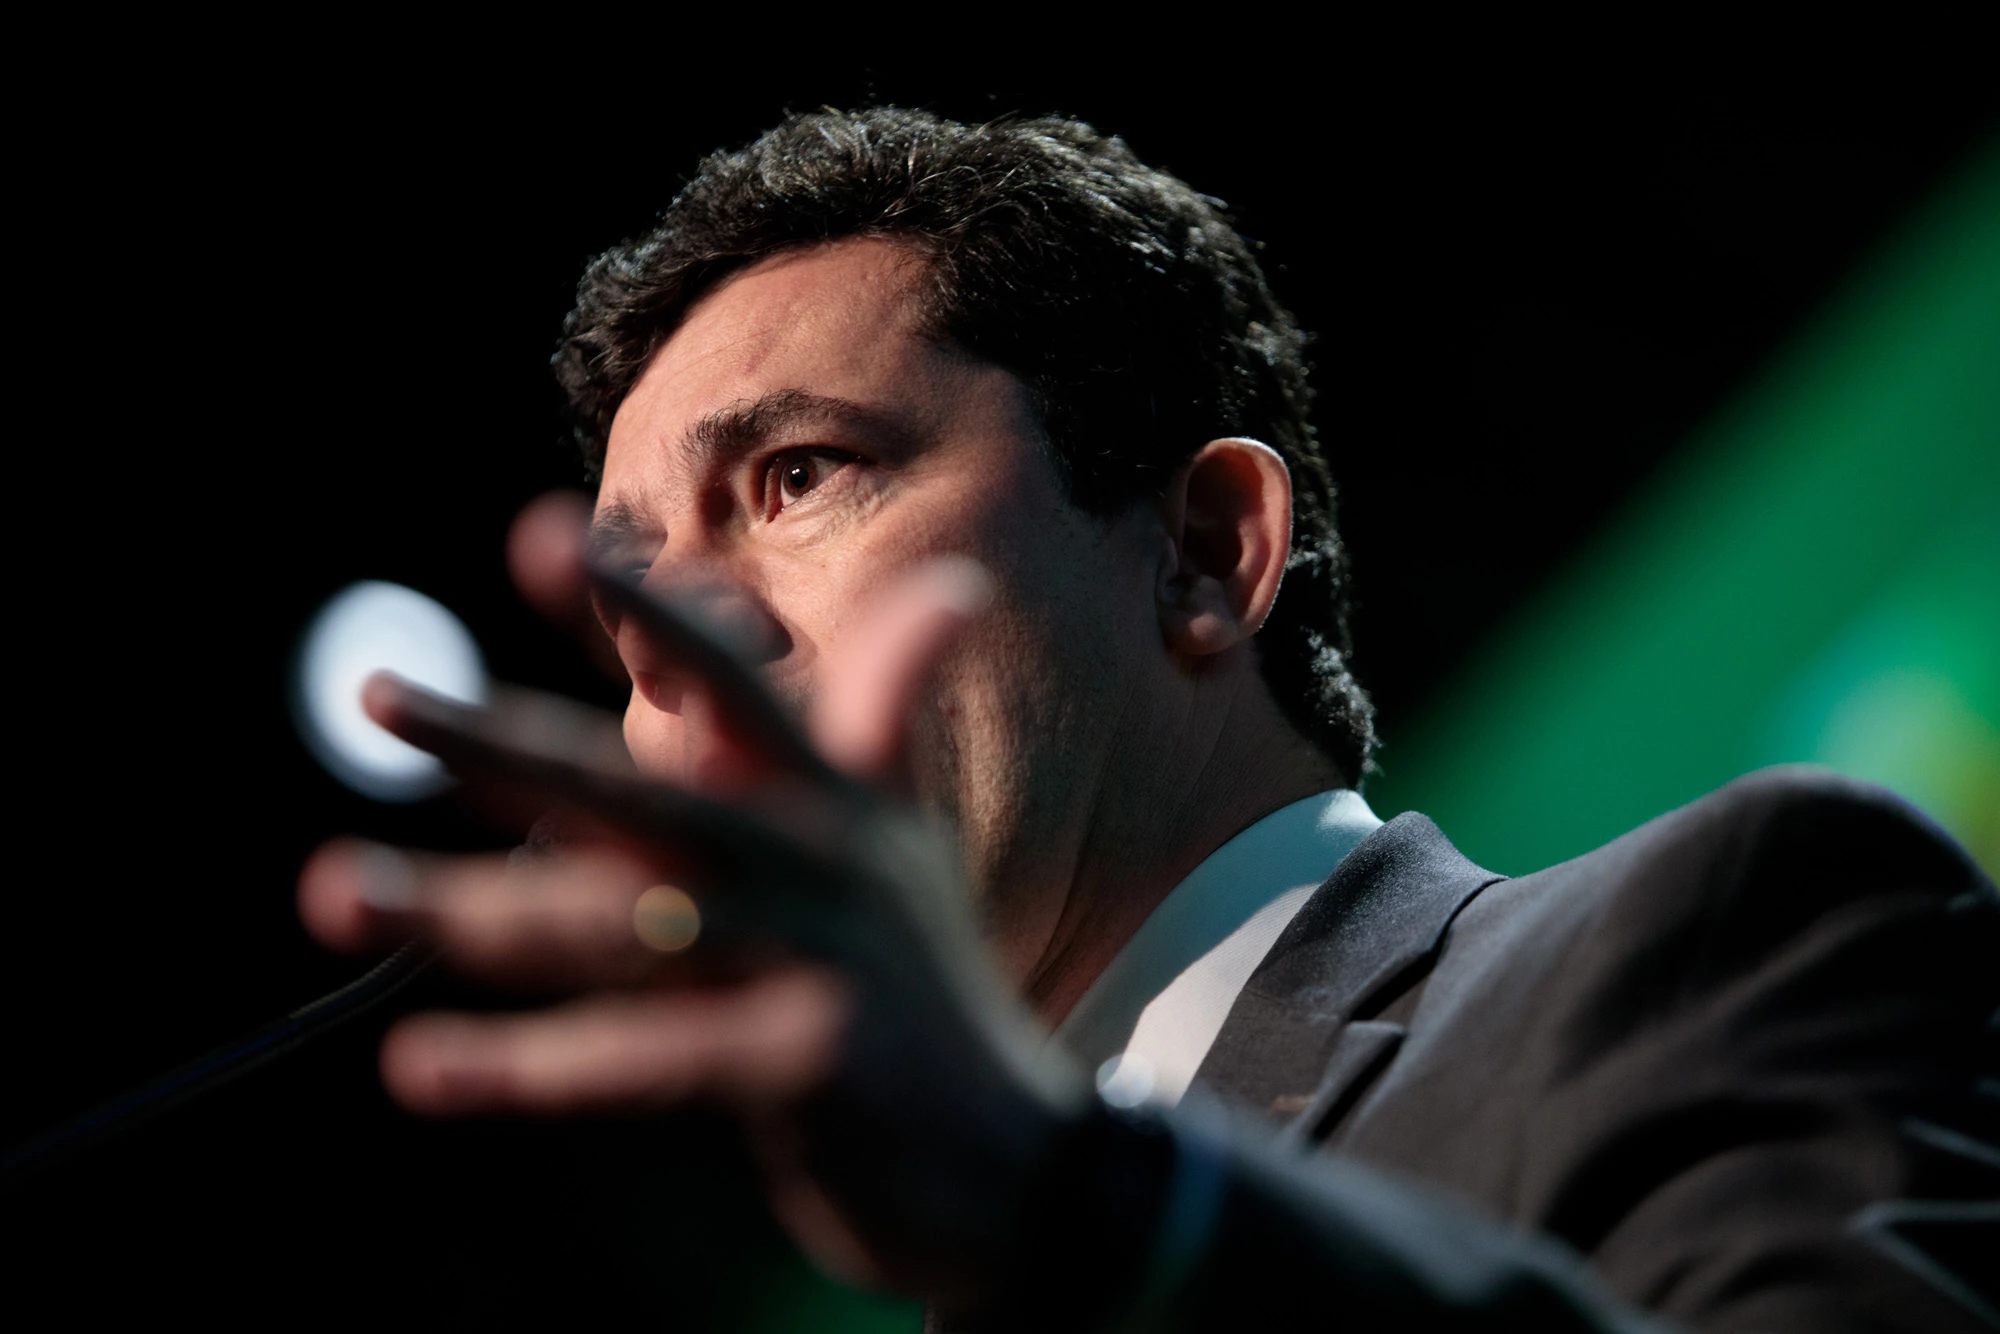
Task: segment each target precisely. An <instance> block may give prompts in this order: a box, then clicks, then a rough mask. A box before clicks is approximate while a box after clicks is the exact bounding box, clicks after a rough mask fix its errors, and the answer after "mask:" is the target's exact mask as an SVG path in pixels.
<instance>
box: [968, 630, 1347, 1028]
mask: <svg viewBox="0 0 2000 1334" xmlns="http://www.w3.org/2000/svg"><path fill="white" fill-rule="evenodd" d="M1172 693H1175V694H1178V695H1179V696H1180V698H1179V699H1178V701H1175V702H1176V703H1177V704H1178V707H1177V708H1176V707H1172V706H1171V705H1169V707H1168V708H1167V709H1166V710H1163V711H1160V712H1155V713H1154V714H1153V715H1152V717H1151V718H1149V719H1144V720H1139V719H1136V718H1134V719H1131V721H1132V722H1134V723H1139V724H1140V725H1137V726H1123V727H1119V728H1117V729H1115V730H1114V737H1115V738H1116V739H1115V740H1113V742H1112V744H1111V745H1110V747H1109V748H1108V751H1107V754H1106V756H1105V761H1106V762H1105V763H1104V764H1103V765H1102V767H1101V768H1100V770H1099V781H1098V782H1097V784H1096V786H1095V791H1094V793H1093V796H1094V798H1095V800H1094V801H1093V802H1092V803H1091V805H1090V815H1089V818H1088V821H1087V823H1086V824H1085V825H1084V827H1083V828H1082V829H1081V830H1080V831H1079V837H1077V839H1076V842H1075V844H1074V852H1073V855H1072V858H1071V860H1070V864H1069V868H1068V874H1067V876H1066V877H1058V878H1057V882H1056V883H1055V884H1052V885H1051V886H1050V887H1049V890H1048V891H1047V892H1045V893H1044V894H1043V895H1040V896H1037V897H1039V898H1040V899H1041V905H1040V906H1041V911H1040V912H1038V913H1035V914H1032V915H1026V914H1024V915H1022V916H1021V917H1019V918H1017V919H1016V922H1015V925H1016V928H1017V931H1018V932H1019V935H1018V936H1017V938H1016V939H1013V940H1009V941H1005V942H996V944H999V945H1000V947H1001V954H1002V957H1003V958H1011V959H1013V960H1017V961H1018V960H1023V959H1027V960H1029V962H1028V964H1027V966H1026V967H1025V968H1024V969H1023V968H1020V965H1019V964H1018V963H1017V964H1016V969H1017V971H1018V972H1019V973H1020V987H1021V992H1022V994H1023V996H1024V997H1025V999H1027V1001H1028V1002H1029V1004H1030V1005H1031V1006H1033V1008H1034V1009H1035V1010H1036V1011H1037V1013H1038V1014H1039V1015H1040V1016H1041V1018H1042V1020H1043V1021H1044V1022H1045V1023H1047V1024H1049V1025H1051V1026H1053V1025H1055V1024H1058V1023H1060V1022H1061V1021H1062V1019H1063V1018H1064V1016H1066V1015H1067V1014H1068V1013H1069V1012H1070V1010H1071V1009H1072V1008H1073V1007H1074V1006H1075V1005H1076V1002H1077V1001H1078V1000H1079V999H1081V997H1082V996H1083V994H1084V992H1085V991H1087V990H1088V989H1089V987H1090V984H1091V983H1092V982H1093V981H1095V980H1096V978H1097V976H1098V974H1100V973H1101V972H1103V970H1104V969H1105V968H1106V967H1107V966H1108V965H1109V964H1110V962H1111V960H1112V959H1113V958H1114V957H1115V956H1116V955H1117V953H1118V951H1119V950H1120V949H1122V948H1123V947H1124V945H1125V944H1126V942H1127V941H1129V940H1130V939H1131V938H1132V936H1133V934H1134V933H1135V932H1136V931H1137V930H1138V929H1139V927H1140V925H1141V924H1142V923H1143V922H1144V921H1145V920H1146V918H1147V917H1148V916H1149V915H1151V913H1152V912H1153V910H1154V909H1155V908H1157V907H1159V905H1160V902H1161V900H1163V899H1164V898H1165V897H1166V896H1167V895H1168V894H1169V893H1170V892H1172V890H1173V889H1174V887H1175V886H1176V885H1178V884H1180V882H1181V881H1182V880H1184V879H1186V878H1187V876H1188V875H1189V874H1191V873H1192V872H1193V871H1194V869H1195V868H1196V867H1197V866H1199V865H1200V864H1201V863H1202V861H1203V860H1205V859H1206V858H1207V857H1208V856H1209V855H1210V854H1211V853H1213V852H1214V851H1215V850H1216V849H1218V848H1220V847H1221V846H1222V845H1223V844H1224V843H1226V842H1228V841H1229V840H1230V839H1231V838H1233V837H1235V836H1236V835H1237V834H1239V833H1241V832H1242V831H1243V830H1245V829H1247V828H1249V827H1250V826H1251V825H1253V824H1255V823H1256V822H1257V821H1258V820H1260V819H1262V818H1263V817H1264V816H1266V815H1268V814H1270V813H1271V812H1273V811H1275V810H1278V809H1280V808H1282V807H1284V806H1287V805H1289V804H1291V803H1292V802H1294V801H1298V800H1301V799H1302V798H1305V797H1309V796H1312V795H1313V794H1315V793H1318V792H1325V791H1328V790H1330V789H1332V788H1337V787H1341V786H1343V785H1344V784H1345V781H1346V780H1345V778H1344V777H1343V775H1342V774H1341V773H1340V771H1339V769H1338V768H1337V767H1336V766H1335V765H1334V764H1333V763H1332V762H1331V761H1330V760H1328V759H1327V758H1326V756H1325V755H1323V754H1322V753H1321V752H1320V751H1319V750H1318V749H1317V748H1315V747H1314V746H1313V745H1312V744H1311V743H1309V742H1308V741H1306V740H1305V739H1304V738H1303V737H1301V736H1300V735H1299V733H1298V732H1297V731H1296V730H1295V729H1294V728H1293V727H1292V726H1291V724H1290V723H1289V722H1288V721H1286V719H1285V718H1284V716H1283V715H1282V714H1281V713H1280V712H1279V710H1278V707H1277V705H1276V703H1275V702H1274V701H1273V700H1272V698H1271V694H1270V690H1269V688H1268V687H1267V686H1266V685H1265V683H1264V681H1263V678H1262V676H1261V674H1260V672H1259V671H1258V669H1257V661H1256V648H1255V645H1254V643H1252V642H1251V641H1248V640H1245V641H1243V642H1242V643H1240V644H1238V645H1236V646H1235V647H1233V648H1231V649H1229V650H1227V651H1226V652H1225V653H1224V654H1221V655H1219V657H1218V658H1215V659H1209V660H1206V661H1203V662H1200V663H1198V664H1196V665H1195V669H1194V670H1192V671H1188V672H1186V673H1185V674H1184V676H1183V684H1182V688H1181V689H1180V690H1178V691H1175V692H1172ZM1161 702H1162V703H1166V701H1161ZM1133 712H1136V711H1133V710H1127V714H1128V716H1129V715H1130V714H1131V713H1133ZM1163 721H1164V723H1165V725H1162V724H1163Z"/></svg>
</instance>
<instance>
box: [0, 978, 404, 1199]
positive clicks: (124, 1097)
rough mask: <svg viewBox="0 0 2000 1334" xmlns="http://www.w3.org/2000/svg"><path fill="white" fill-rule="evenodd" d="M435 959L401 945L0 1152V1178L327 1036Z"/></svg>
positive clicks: (49, 1162) (56, 1159)
mask: <svg viewBox="0 0 2000 1334" xmlns="http://www.w3.org/2000/svg"><path fill="white" fill-rule="evenodd" d="M436 958H437V951H436V950H435V949H434V948H432V947H431V946H429V945H423V944H418V943H416V942H412V943H410V944H408V945H405V946H403V947H402V948H401V949H399V950H397V951H396V952H395V953H394V954H391V955H390V956H389V957H388V958H386V959H384V960H383V961H382V962H381V963H378V964H376V965H375V966H374V967H373V968H371V969H369V970H368V971H367V972H365V973H363V974H362V975H361V976H360V977H357V978H355V979H354V980H353V981H352V982H349V983H348V984H347V985H346V986H344V987H341V988H339V989H338V990H336V991H330V992H328V993H327V994H326V995H324V996H321V997H320V998H319V999H318V1000H316V1001H313V1002H311V1003H310V1004H307V1005H302V1006H300V1007H299V1008H298V1009H296V1010H293V1011H292V1012H291V1013H289V1014H287V1015H285V1016H284V1017H283V1018H281V1019H276V1020H273V1021H272V1022H271V1023H268V1024H266V1025H264V1026H263V1027H262V1028H260V1029H258V1030H257V1031H255V1032H254V1033H251V1034H249V1035H248V1036H246V1037H243V1038H239V1039H238V1040H236V1041H235V1042H231V1043H226V1044H224V1045H223V1046H220V1047H217V1048H216V1049H215V1050H214V1051H211V1052H209V1053H208V1054H207V1055H205V1056H202V1057H199V1058H197V1059H195V1060H192V1061H189V1062H188V1063H187V1064H186V1065H183V1066H180V1067H179V1068H177V1069H174V1070H171V1071H169V1072H168V1073H166V1074H164V1075H161V1076H160V1077H159V1078H158V1079H154V1080H152V1081H150V1082H148V1083H145V1084H142V1085H140V1086H139V1087H137V1088H134V1089H128V1090H126V1091H125V1092H124V1093H121V1094H118V1095H117V1096H116V1097H113V1098H111V1099H109V1100H108V1101H106V1102H102V1103H100V1104H98V1105H97V1106H96V1107H93V1108H92V1109H91V1110H89V1111H87V1112H85V1113H83V1114H82V1115H80V1116H77V1117H73V1118H71V1119H70V1120H68V1121H65V1122H64V1123H62V1124H61V1125H59V1126H57V1127H55V1128H54V1129H53V1130H49V1131H46V1132H44V1133H43V1134H40V1135H37V1136H36V1137H35V1138H33V1139H31V1140H29V1141H27V1142H26V1143H24V1144H20V1145H17V1146H15V1147H14V1148H11V1149H9V1150H8V1151H7V1152H6V1154H5V1155H3V1156H0V1181H4V1182H14V1181H18V1180H21V1179H23V1178H25V1177H27V1176H29V1175H30V1174H32V1173H35V1172H39V1171H43V1170H45V1169H47V1168H50V1167H54V1166H56V1165H57V1164H58V1163H61V1162H63V1161H65V1160H67V1159H69V1158H71V1157H73V1156H75V1155H76V1154H78V1153H80V1152H82V1151H83V1150H85V1149H87V1148H90V1147H92V1146H93V1145H97V1144H101V1143H103V1142H104V1141H105V1140H107V1139H110V1138H112V1137H113V1136H116V1135H121V1134H124V1133H125V1132H126V1131H129V1130H133V1129H136V1128H137V1127H138V1126H140V1125H143V1124H144V1123H145V1122H147V1121H150V1120H152V1119H153V1118H154V1117H156V1116H159V1115H160V1114H162V1113H164V1112H167V1111H170V1110H172V1109H173V1108H175V1107H178V1106H180V1105H181V1104H182V1103H184V1102H187V1101H189V1100H190V1099H193V1098H198V1097H200V1096H202V1095H203V1094H205V1093H211V1092H213V1091H214V1090H216V1089H218V1088H221V1087H222V1086H223V1085H224V1084H227V1083H229V1082H230V1081H232V1080H234V1079H238V1078H241V1077H242V1076H244V1075H247V1074H249V1073H250V1072H251V1071H253V1070H256V1069H258V1068H260V1067H262V1066H264V1065H266V1064H268V1063H270V1062H272V1061H275V1060H277V1059H278V1058H279V1057H280V1056H283V1055H285V1054H286V1053H288V1052H291V1051H294V1050H296V1049H297V1048H299V1047H300V1046H303V1045H304V1044H305V1043H308V1042H311V1041H312V1040H313V1039H315V1038H319V1037H323V1036H325V1035H326V1034H327V1033H330V1032H332V1031H333V1030H334V1029H336V1028H338V1027H340V1025H342V1024H344V1023H346V1022H347V1021H348V1020H350V1019H353V1018H356V1017H358V1016H360V1015H363V1014H366V1013H367V1012H368V1011H370V1010H372V1009H374V1008H375V1007H376V1006H378V1005H380V1004H382V1002H384V1001H386V1000H388V999H389V998H390V997H391V996H394V995H395V994H396V993H397V992H399V991H401V990H402V989H403V988H404V987H406V986H408V985H409V984H410V983H411V982H413V981H415V980H416V978H417V977H418V976H419V975H420V974H422V973H423V971H424V970H425V969H426V968H429V967H430V965H431V963H432V961H434V960H435V959H436Z"/></svg>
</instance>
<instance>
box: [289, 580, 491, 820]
mask: <svg viewBox="0 0 2000 1334" xmlns="http://www.w3.org/2000/svg"><path fill="white" fill-rule="evenodd" d="M376 672H394V673H395V674H396V675H398V676H400V677H402V678H403V679H405V680H407V681H410V682H413V683H415V684H417V685H420V686H423V687H424V688H425V689H427V690H430V691H433V692H434V693H436V694H439V695H444V696H447V697H449V698H451V699H455V700H459V701H461V702H463V703H466V704H484V703H485V702H486V665H485V662H484V661H483V660H482V659H481V657H480V655H479V645H478V644H477V643H476V642H474V640H473V638H472V633H471V631H469V630H467V629H466V628H465V626H464V624H462V623H461V622H460V621H459V619H458V618H457V617H456V616H454V615H452V614H451V612H449V611H448V610H446V609H445V608H444V607H443V606H442V605H441V604H439V603H438V602H436V601H433V600H432V599H430V598H427V597H425V596H424V595H423V594H422V593H419V592H417V591H416V590H414V589H410V588H404V587H403V586H402V585H401V584H390V583H383V582H381V581H380V580H373V579H371V580H367V581H364V582H362V583H358V584H350V585H349V586H348V587H346V588H344V589H342V590H341V591H340V592H339V593H337V594H335V595H334V596H333V598H332V599H331V600H329V601H328V602H327V604H326V605H325V606H324V607H322V608H320V612H319V615H318V616H316V617H314V618H313V623H312V625H311V626H310V627H309V628H308V629H307V630H306V636H305V640H304V642H303V643H302V644H301V645H300V648H299V658H298V668H297V672H296V675H295V681H294V699H295V703H296V706H297V713H298V720H299V730H300V731H301V732H302V733H303V734H304V736H305V740H306V744H307V745H308V746H309V747H310V748H311V749H312V752H313V754H314V756H315V757H317V758H318V760H319V762H320V763H321V764H323V765H325V766H326V767H327V769H328V771H329V772H331V773H332V774H333V775H334V777H336V778H338V779H339V780H340V781H341V782H343V783H345V784H347V785H348V786H349V787H351V788H353V789H354V790H355V791H357V792H359V793H361V794H363V795H364V796H369V797H373V798H375V799H376V800H378V801H417V800H420V799H421V798H424V797H428V796H430V795H432V794H433V793H435V792H438V791H440V790H442V789H443V788H445V787H446V786H448V785H449V783H450V781H451V780H450V779H449V777H447V775H446V774H445V772H444V766H443V765H441V764H439V763H438V762H437V759H436V758H435V757H434V756H431V755H428V754H426V753H424V752H423V751H421V750H418V749H417V748H416V747H415V746H412V745H410V744H409V743H408V742H406V741H403V740H401V739H400V738H398V737H394V736H391V735H390V734H389V733H388V732H386V731H384V730H383V729H382V728H380V727H378V726H376V724H375V722H374V721H373V720H372V719H370V718H369V717H368V715H367V714H366V713H364V712H362V709H361V687H362V686H363V685H364V684H365V683H366V682H367V680H368V678H369V677H370V676H373V675H374V674H375V673H376Z"/></svg>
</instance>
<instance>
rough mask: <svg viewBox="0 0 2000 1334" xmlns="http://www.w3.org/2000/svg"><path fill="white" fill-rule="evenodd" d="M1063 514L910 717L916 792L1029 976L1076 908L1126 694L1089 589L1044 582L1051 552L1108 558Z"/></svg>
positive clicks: (1003, 585) (982, 917) (1097, 534)
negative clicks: (952, 841) (942, 822)
mask: <svg viewBox="0 0 2000 1334" xmlns="http://www.w3.org/2000/svg"><path fill="white" fill-rule="evenodd" d="M1066 508H1067V507H1066ZM1060 522H1061V524H1062V527H1063V531H1061V532H1060V533H1059V538H1060V540H1059V541H1056V542H1050V543H1047V544H1038V547H1039V549H1038V550H1037V551H1036V552H1035V556H1036V557H1037V559H1036V560H1035V561H1033V562H1031V563H1030V568H1025V569H1016V570H1011V571H1009V570H996V571H994V573H995V575H996V576H997V579H996V582H997V583H998V585H999V589H1000V592H999V594H998V596H997V597H996V600H995V603H994V605H993V606H992V607H991V608H989V609H988V611H987V612H986V613H985V615H984V617H982V619H981V621H980V623H979V625H978V627H977V629H976V632H974V633H971V634H968V635H967V637H966V638H965V639H964V640H962V641H960V643H959V644H958V645H956V646H954V648H953V649H952V650H950V651H949V652H948V653H947V654H946V655H945V657H944V659H943V661H942V662H941V663H940V664H939V667H938V670H937V672H936V673H935V675H934V676H933V678H932V681H931V684H930V687H929V688H928V690H927V691H926V692H925V694H924V697H923V701H922V704H921V705H920V707H919V708H918V710H917V711H916V714H915V716H914V717H913V718H912V719H911V745H910V758H911V771H912V779H913V782H914V785H915V790H916V792H917V795H918V799H919V801H920V802H921V803H922V804H923V805H924V806H925V807H926V808H927V809H931V810H934V811H936V812H938V813H939V814H941V815H943V816H945V817H946V818H947V819H949V820H950V821H951V822H952V823H953V825H954V826H955V827H956V829H957V832H958V837H959V841H960V847H961V853H962V857H963V864H964V866H965V875H966V885H967V889H968V892H969V894H970V897H971V906H972V909H973V912H974V914H975V917H976V919H977V922H978V925H979V928H980V931H981V934H982V935H983V936H984V937H985V939H986V940H987V941H988V942H989V944H991V945H992V946H993V948H994V949H995V951H996V953H997V954H998V956H999V958H1000V961H1001V964H1002V966H1003V967H1004V968H1005V970H1006V971H1007V973H1008V975H1009V976H1011V977H1013V978H1014V979H1015V980H1016V981H1017V982H1018V983H1022V984H1024V985H1025V984H1028V983H1029V982H1030V981H1031V979H1032V977H1033V975H1034V973H1035V972H1036V970H1037V969H1038V968H1039V967H1040V966H1041V964H1042V963H1043V962H1044V956H1045V954H1046V952H1047V949H1048V946H1049V944H1050V942H1051V941H1052V940H1054V939H1055V938H1056V936H1057V935H1058V933H1059V929H1060V924H1061V922H1062V920H1063V918H1064V916H1065V913H1066V912H1067V910H1068V909H1069V907H1070V902H1069V899H1070V891H1071V889H1072V888H1073V886H1074V883H1075V877H1076V875H1077V872H1078V870H1079V863H1080V859H1081V858H1082V856H1083V855H1084V852H1085V850H1086V848H1087V847H1088V845H1089V843H1090V836H1091V825H1092V823H1093V820H1094V817H1095V812H1096V809H1097V807H1098V805H1099V793H1100V791H1101V789H1102V788H1103V786H1104V784H1105V783H1106V782H1107V781H1109V780H1110V779H1111V777H1112V775H1111V773H1110V770H1111V769H1112V768H1113V767H1114V763H1115V754H1114V752H1115V750H1116V745H1117V737H1118V735H1119V734H1120V731H1121V729H1122V727H1123V725H1124V721H1125V720H1124V717H1123V714H1124V709H1125V707H1126V705H1127V703H1128V700H1127V698H1126V696H1127V694H1128V692H1127V691H1126V690H1125V689H1123V688H1122V685H1123V683H1122V682H1121V681H1120V677H1119V662H1118V659H1117V655H1116V654H1115V652H1113V651H1112V648H1111V645H1110V644H1109V643H1108V642H1107V637H1106V635H1107V630H1108V629H1109V627H1106V626H1104V625H1103V624H1101V622H1099V621H1098V619H1097V617H1096V615H1095V610H1096V604H1095V603H1094V601H1093V599H1092V598H1091V597H1089V596H1084V597H1079V596H1077V593H1078V592H1079V590H1080V589H1084V588H1086V587H1087V584H1085V583H1069V584H1067V585H1065V584H1064V583H1062V582H1054V583H1052V582H1051V581H1050V579H1049V572H1050V571H1049V566H1050V564H1051V563H1052V562H1051V560H1050V557H1051V556H1052V555H1053V553H1054V552H1055V551H1057V550H1061V551H1064V552H1066V553H1067V554H1068V555H1069V556H1071V557H1074V558H1077V566H1076V568H1082V569H1090V568H1093V567H1095V568H1100V569H1101V568H1102V567H1101V565H1099V564H1098V562H1096V561H1092V560H1089V559H1088V558H1089V557H1091V556H1093V555H1095V556H1099V557H1103V558H1106V559H1108V558H1109V556H1110V552H1109V551H1108V550H1107V549H1106V548H1107V547H1108V546H1109V545H1110V543H1109V535H1108V532H1107V525H1105V524H1104V523H1103V522H1102V521H1100V520H1097V519H1094V518H1091V517H1090V516H1088V515H1086V514H1084V513H1083V512H1082V511H1080V510H1074V509H1070V510H1069V512H1068V513H1067V514H1065V515H1063V516H1062V519H1061V520H1060Z"/></svg>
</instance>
